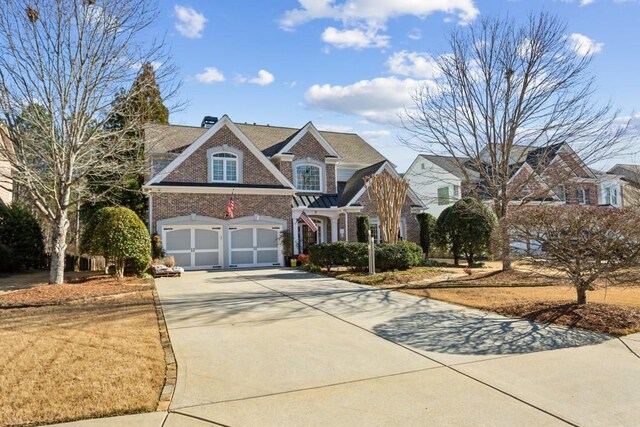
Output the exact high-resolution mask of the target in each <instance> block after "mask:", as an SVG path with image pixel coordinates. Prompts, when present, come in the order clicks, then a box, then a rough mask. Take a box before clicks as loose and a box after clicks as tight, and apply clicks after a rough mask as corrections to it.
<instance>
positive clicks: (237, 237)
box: [231, 228, 253, 249]
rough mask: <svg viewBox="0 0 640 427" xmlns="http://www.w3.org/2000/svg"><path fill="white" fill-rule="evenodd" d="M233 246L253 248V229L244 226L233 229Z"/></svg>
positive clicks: (236, 247) (235, 247) (234, 247)
mask: <svg viewBox="0 0 640 427" xmlns="http://www.w3.org/2000/svg"><path fill="white" fill-rule="evenodd" d="M231 247H232V248H233V249H248V248H253V229H252V228H242V229H239V230H232V231H231Z"/></svg>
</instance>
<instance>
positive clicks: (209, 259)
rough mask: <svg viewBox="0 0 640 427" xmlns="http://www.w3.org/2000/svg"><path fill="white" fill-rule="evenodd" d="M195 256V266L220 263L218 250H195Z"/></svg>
mask: <svg viewBox="0 0 640 427" xmlns="http://www.w3.org/2000/svg"><path fill="white" fill-rule="evenodd" d="M195 258H196V259H195V262H196V267H204V266H214V265H220V256H219V254H218V252H197V253H196V254H195Z"/></svg>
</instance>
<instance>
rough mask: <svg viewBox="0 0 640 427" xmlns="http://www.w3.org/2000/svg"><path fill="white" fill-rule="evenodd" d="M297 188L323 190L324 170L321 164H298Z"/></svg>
mask: <svg viewBox="0 0 640 427" xmlns="http://www.w3.org/2000/svg"><path fill="white" fill-rule="evenodd" d="M295 173H296V188H297V189H298V190H301V191H318V192H319V191H322V171H321V169H320V167H319V166H316V165H313V164H309V163H304V164H301V165H297V166H296V170H295Z"/></svg>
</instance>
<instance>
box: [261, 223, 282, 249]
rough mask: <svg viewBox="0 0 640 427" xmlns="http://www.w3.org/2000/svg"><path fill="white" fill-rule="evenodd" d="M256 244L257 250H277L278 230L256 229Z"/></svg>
mask: <svg viewBox="0 0 640 427" xmlns="http://www.w3.org/2000/svg"><path fill="white" fill-rule="evenodd" d="M257 233H258V244H257V245H256V246H257V247H259V248H277V247H278V230H272V229H266V228H258V230H257Z"/></svg>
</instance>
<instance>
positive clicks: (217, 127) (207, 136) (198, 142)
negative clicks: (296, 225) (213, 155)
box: [145, 114, 294, 189]
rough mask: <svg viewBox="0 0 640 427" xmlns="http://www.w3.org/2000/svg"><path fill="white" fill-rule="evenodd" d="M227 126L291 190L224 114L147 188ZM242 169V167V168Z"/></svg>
mask: <svg viewBox="0 0 640 427" xmlns="http://www.w3.org/2000/svg"><path fill="white" fill-rule="evenodd" d="M225 125H226V126H227V127H228V128H229V130H231V132H233V134H234V135H235V136H236V137H237V138H238V139H239V140H240V141H241V142H242V143H243V144H244V145H245V146H246V147H247V148H248V149H249V151H250V152H251V154H253V155H254V156H255V157H256V158H257V159H258V160H259V161H260V163H262V164H263V165H264V166H265V167H266V168H267V169H268V170H269V172H271V173H272V174H273V175H274V176H275V177H276V179H278V181H279V182H280V183H281V184H282V185H284V186H285V187H289V188H291V189H293V188H294V187H293V184H292V183H291V182H289V180H288V179H287V178H286V177H285V176H284V175H283V174H282V172H280V171H279V170H278V168H276V166H275V165H274V164H273V163H271V162H270V161H269V159H267V158H266V157H265V155H264V154H262V151H260V150H259V149H258V147H256V146H255V145H254V144H253V143H252V142H251V141H250V140H249V138H247V136H246V135H245V134H244V133H242V131H241V130H240V129H239V128H238V126H236V124H235V123H233V121H232V120H231V119H230V118H229V116H227V115H226V114H225V115H224V116H222V118H221V119H220V120H218V122H217V123H216V124H215V125H213V126H211V127H210V128H209V129H208V130H207V131H206V132H205V133H204V134H202V136H200V137H199V138H198V139H196V140H195V141H194V142H193V143H192V144H191V145H189V147H187V149H186V150H184V151H183V152H182V153H181V154H180V155H179V156H178V157H176V158H175V159H173V161H172V162H171V163H169V164H168V165H167V166H166V167H165V168H164V169H163V170H162V171H161V172H160V173H159V174H157V175H156V176H154V177H153V178H151V179H150V180H149V181H148V182H147V183H146V184H145V187H146V186H149V185H151V184H157V183H160V182H161V181H162V180H164V179H165V178H166V177H168V176H169V174H170V173H171V172H173V171H174V170H175V169H176V168H177V167H178V166H179V165H180V164H182V162H184V161H185V160H186V159H187V158H189V157H190V156H191V155H192V154H193V153H194V152H195V151H196V150H197V149H198V148H200V147H201V146H202V145H203V144H205V143H206V142H207V141H208V140H209V139H210V138H211V137H212V136H213V135H215V134H216V133H217V132H218V131H219V130H220V129H222V127H223V126H225ZM243 167H244V166H243Z"/></svg>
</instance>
